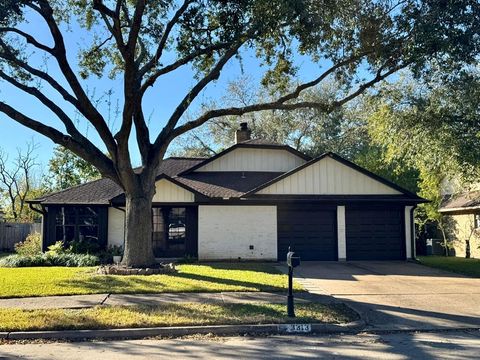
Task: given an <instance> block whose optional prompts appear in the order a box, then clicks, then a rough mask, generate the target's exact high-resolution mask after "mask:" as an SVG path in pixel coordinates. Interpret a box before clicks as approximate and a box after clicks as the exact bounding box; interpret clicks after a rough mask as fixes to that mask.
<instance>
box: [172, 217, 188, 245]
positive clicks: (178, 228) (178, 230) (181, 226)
mask: <svg viewBox="0 0 480 360" xmlns="http://www.w3.org/2000/svg"><path fill="white" fill-rule="evenodd" d="M185 213H186V212H185V208H172V210H170V214H169V216H168V242H169V243H170V244H171V245H172V244H184V243H185V234H186V233H185V222H186V216H185Z"/></svg>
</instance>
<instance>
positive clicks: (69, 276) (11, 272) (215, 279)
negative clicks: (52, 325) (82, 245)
mask: <svg viewBox="0 0 480 360" xmlns="http://www.w3.org/2000/svg"><path fill="white" fill-rule="evenodd" d="M178 269H179V272H178V273H176V274H169V275H151V276H115V275H97V274H95V268H68V267H31V268H0V298H6V297H25V296H48V295H74V294H75V295H77V294H98V293H117V294H118V293H130V294H131V293H163V292H221V291H269V292H278V291H284V290H285V289H286V287H287V277H286V275H283V274H281V273H280V272H279V271H278V270H277V269H275V268H274V267H273V265H271V264H261V263H211V264H188V265H180V266H178ZM295 287H296V289H297V290H301V289H302V288H301V286H300V285H298V284H295Z"/></svg>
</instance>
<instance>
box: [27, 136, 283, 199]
mask: <svg viewBox="0 0 480 360" xmlns="http://www.w3.org/2000/svg"><path fill="white" fill-rule="evenodd" d="M262 144H263V143H262ZM204 160H205V159H201V158H179V157H173V158H168V159H165V160H164V161H163V163H162V164H161V166H160V168H159V170H158V175H161V174H165V175H167V176H169V177H172V178H174V179H175V180H176V181H178V182H180V183H182V184H183V185H185V186H186V187H188V188H191V189H193V190H195V191H197V192H199V193H201V194H203V195H205V196H207V197H213V198H231V197H240V196H241V195H243V194H245V193H246V192H248V191H250V190H252V189H254V188H256V187H258V186H260V185H261V184H263V183H265V182H267V181H270V180H272V179H274V178H276V177H277V176H280V175H281V174H282V173H280V172H252V171H246V172H193V173H190V174H187V175H183V176H178V174H180V173H182V172H183V171H185V170H188V169H189V168H191V167H193V166H195V165H197V164H199V163H201V162H202V161H204ZM136 170H137V171H139V170H140V168H138V169H136ZM123 193H124V192H123V190H122V188H121V187H120V186H119V185H117V184H116V183H115V182H114V181H112V180H110V179H99V180H95V181H92V182H88V183H86V184H82V185H79V186H75V187H72V188H69V189H66V190H62V191H58V192H55V193H52V194H48V195H45V196H43V197H41V198H38V199H35V200H34V202H41V203H42V204H44V205H48V204H51V205H53V204H72V205H73V204H79V205H80V204H95V205H109V204H110V201H111V200H112V199H114V198H115V201H116V202H117V201H120V202H122V201H124V196H123Z"/></svg>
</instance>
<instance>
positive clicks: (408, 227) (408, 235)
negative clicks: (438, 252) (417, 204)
mask: <svg viewBox="0 0 480 360" xmlns="http://www.w3.org/2000/svg"><path fill="white" fill-rule="evenodd" d="M412 208H413V206H405V251H406V254H407V259H411V258H412V257H413V252H412V218H411V210H412Z"/></svg>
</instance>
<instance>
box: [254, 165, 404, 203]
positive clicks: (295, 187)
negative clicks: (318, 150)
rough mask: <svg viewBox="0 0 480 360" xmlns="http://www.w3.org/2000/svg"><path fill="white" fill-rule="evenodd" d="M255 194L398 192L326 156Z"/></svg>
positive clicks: (371, 193)
mask: <svg viewBox="0 0 480 360" xmlns="http://www.w3.org/2000/svg"><path fill="white" fill-rule="evenodd" d="M258 194H266V195H274V194H283V195H288V194H294V195H398V194H401V193H400V192H399V191H398V190H396V189H393V188H391V187H389V186H387V185H385V184H383V183H381V182H380V181H377V180H375V179H373V178H371V177H370V176H367V175H365V174H362V173H361V172H359V171H357V170H355V169H352V168H351V167H349V166H347V165H345V164H342V163H341V162H339V161H337V160H335V159H332V158H330V157H325V158H323V159H321V160H319V161H317V162H315V163H313V164H312V165H310V166H308V167H306V168H304V169H302V170H300V171H297V172H295V173H293V174H292V175H290V176H288V177H286V178H284V179H282V180H280V181H278V182H276V183H273V184H271V185H270V186H268V187H266V188H264V189H262V190H260V191H259V192H258Z"/></svg>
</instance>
